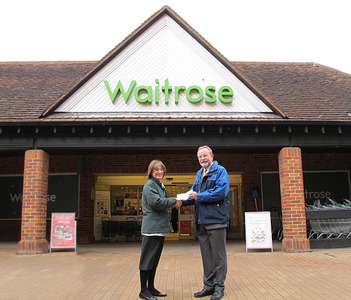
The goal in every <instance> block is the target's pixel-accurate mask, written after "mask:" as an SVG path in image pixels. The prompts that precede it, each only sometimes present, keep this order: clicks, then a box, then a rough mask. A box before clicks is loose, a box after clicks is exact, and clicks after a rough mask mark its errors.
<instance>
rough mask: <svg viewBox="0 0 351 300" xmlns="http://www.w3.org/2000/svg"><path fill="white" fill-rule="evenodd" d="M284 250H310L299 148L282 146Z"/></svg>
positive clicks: (280, 173) (281, 176) (280, 175)
mask: <svg viewBox="0 0 351 300" xmlns="http://www.w3.org/2000/svg"><path fill="white" fill-rule="evenodd" d="M279 177H280V193H281V202H282V218H283V233H284V238H283V241H282V250H283V251H284V252H306V251H310V241H309V240H308V239H307V229H306V212H305V196H304V186H303V174H302V159H301V149H300V148H283V149H282V150H281V151H280V153H279Z"/></svg>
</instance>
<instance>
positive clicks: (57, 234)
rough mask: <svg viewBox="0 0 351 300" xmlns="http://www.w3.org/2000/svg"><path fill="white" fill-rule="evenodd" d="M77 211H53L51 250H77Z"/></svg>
mask: <svg viewBox="0 0 351 300" xmlns="http://www.w3.org/2000/svg"><path fill="white" fill-rule="evenodd" d="M75 216H76V214H75V213H52V216H51V231H50V233H51V234H50V252H51V250H52V249H74V251H75V252H77V243H76V237H77V236H76V232H77V221H76V220H75Z"/></svg>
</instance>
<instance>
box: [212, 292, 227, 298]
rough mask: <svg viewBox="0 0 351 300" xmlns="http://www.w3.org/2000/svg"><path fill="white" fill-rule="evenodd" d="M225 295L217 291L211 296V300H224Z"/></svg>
mask: <svg viewBox="0 0 351 300" xmlns="http://www.w3.org/2000/svg"><path fill="white" fill-rule="evenodd" d="M223 295H224V293H222V292H219V291H215V292H214V293H213V295H212V296H211V300H220V299H222V298H223Z"/></svg>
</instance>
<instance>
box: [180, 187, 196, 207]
mask: <svg viewBox="0 0 351 300" xmlns="http://www.w3.org/2000/svg"><path fill="white" fill-rule="evenodd" d="M189 198H190V199H194V200H196V199H197V192H194V191H192V190H190V191H188V192H186V193H183V194H177V197H176V199H177V203H176V205H175V206H176V207H177V208H179V207H181V206H182V204H183V201H184V200H187V199H189Z"/></svg>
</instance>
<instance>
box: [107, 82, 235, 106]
mask: <svg viewBox="0 0 351 300" xmlns="http://www.w3.org/2000/svg"><path fill="white" fill-rule="evenodd" d="M104 83H105V87H106V90H107V92H108V94H109V96H110V99H111V101H112V103H115V101H116V98H117V96H118V94H121V95H122V97H123V99H124V101H125V103H128V101H129V99H130V97H131V96H134V99H135V100H136V101H138V102H139V103H141V104H150V103H152V102H153V101H154V102H155V104H158V103H159V102H160V98H162V99H163V98H164V101H165V103H166V104H168V103H170V102H171V101H173V102H174V103H175V104H179V105H181V104H180V103H179V96H180V95H181V94H182V93H183V94H185V96H186V99H187V100H188V102H189V103H194V104H195V103H200V102H202V101H204V102H205V103H209V104H210V103H215V102H216V101H220V102H221V103H224V104H230V103H232V102H233V96H234V92H233V89H232V88H231V87H230V86H221V87H219V88H218V87H216V86H213V85H209V86H206V87H205V88H201V87H200V86H197V85H191V86H188V87H186V86H184V85H179V86H171V85H169V82H168V78H167V79H166V80H165V81H164V83H163V84H162V83H160V81H159V80H158V79H155V83H156V85H155V86H150V85H149V86H146V85H139V86H137V82H136V80H132V81H131V82H130V83H129V85H125V86H123V85H122V83H121V81H118V84H117V86H112V87H111V85H110V84H109V82H108V81H107V80H105V81H104ZM160 96H162V97H160Z"/></svg>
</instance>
